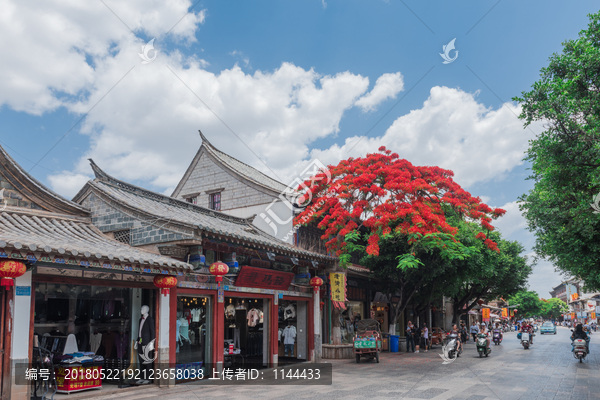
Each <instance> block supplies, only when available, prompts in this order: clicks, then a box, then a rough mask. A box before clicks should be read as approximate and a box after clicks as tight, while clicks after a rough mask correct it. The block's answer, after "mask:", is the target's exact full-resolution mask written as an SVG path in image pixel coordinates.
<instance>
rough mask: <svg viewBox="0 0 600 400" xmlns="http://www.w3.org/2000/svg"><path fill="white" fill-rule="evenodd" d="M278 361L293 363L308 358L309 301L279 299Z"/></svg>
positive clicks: (283, 363) (282, 363)
mask: <svg viewBox="0 0 600 400" xmlns="http://www.w3.org/2000/svg"><path fill="white" fill-rule="evenodd" d="M278 311H279V312H278V314H279V315H278V318H277V319H278V325H279V329H278V333H277V338H278V341H279V343H278V346H277V348H278V360H279V361H278V363H279V365H280V366H281V365H285V364H291V363H295V362H299V361H305V360H307V359H308V331H307V320H308V301H296V300H285V299H283V300H279V307H278Z"/></svg>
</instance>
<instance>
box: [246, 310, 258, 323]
mask: <svg viewBox="0 0 600 400" xmlns="http://www.w3.org/2000/svg"><path fill="white" fill-rule="evenodd" d="M246 319H247V320H248V326H250V327H255V326H256V324H257V323H258V322H259V320H260V314H259V313H258V310H257V309H256V308H253V309H251V310H250V311H248V315H247V316H246Z"/></svg>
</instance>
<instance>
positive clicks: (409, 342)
mask: <svg viewBox="0 0 600 400" xmlns="http://www.w3.org/2000/svg"><path fill="white" fill-rule="evenodd" d="M411 346H412V352H413V353H414V352H415V340H414V338H413V324H412V322H410V321H408V325H407V326H406V352H407V353H408V352H409V351H410V347H411Z"/></svg>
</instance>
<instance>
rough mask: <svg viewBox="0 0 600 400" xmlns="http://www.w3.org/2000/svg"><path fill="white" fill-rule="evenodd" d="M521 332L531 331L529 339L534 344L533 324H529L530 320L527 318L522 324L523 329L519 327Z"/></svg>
mask: <svg viewBox="0 0 600 400" xmlns="http://www.w3.org/2000/svg"><path fill="white" fill-rule="evenodd" d="M519 332H521V333H523V332H526V333H529V341H530V342H531V344H533V326H531V325H529V321H527V320H525V321H523V324H522V325H521V329H519Z"/></svg>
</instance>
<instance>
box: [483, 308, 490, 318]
mask: <svg viewBox="0 0 600 400" xmlns="http://www.w3.org/2000/svg"><path fill="white" fill-rule="evenodd" d="M481 318H482V319H483V320H484V321H489V320H490V309H489V308H484V309H482V310H481Z"/></svg>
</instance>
